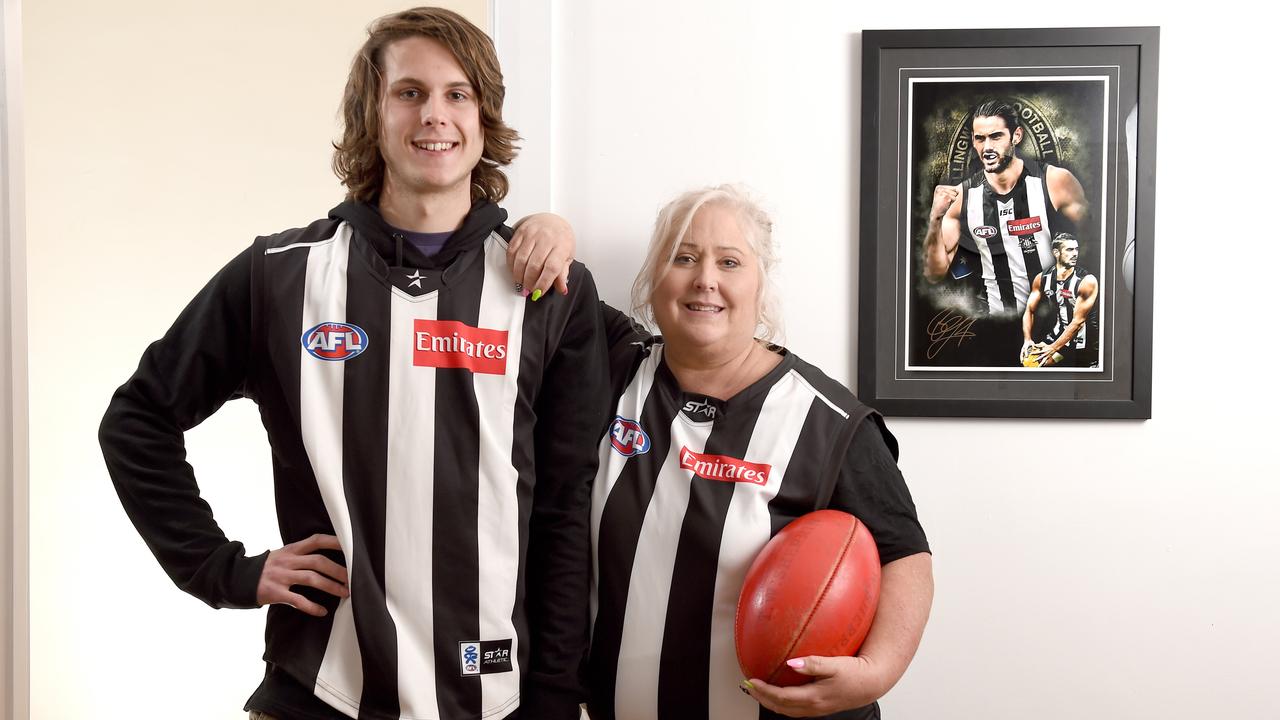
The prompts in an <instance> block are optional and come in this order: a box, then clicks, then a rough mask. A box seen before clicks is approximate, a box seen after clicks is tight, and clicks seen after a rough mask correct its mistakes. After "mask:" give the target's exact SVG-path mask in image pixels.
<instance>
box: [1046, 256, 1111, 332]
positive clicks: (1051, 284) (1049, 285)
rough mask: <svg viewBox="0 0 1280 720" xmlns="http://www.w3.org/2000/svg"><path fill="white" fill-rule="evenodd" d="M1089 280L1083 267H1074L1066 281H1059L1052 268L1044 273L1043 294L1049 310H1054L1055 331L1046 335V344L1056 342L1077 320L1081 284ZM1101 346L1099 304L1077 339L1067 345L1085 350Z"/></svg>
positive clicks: (1090, 312)
mask: <svg viewBox="0 0 1280 720" xmlns="http://www.w3.org/2000/svg"><path fill="white" fill-rule="evenodd" d="M1087 277H1089V271H1088V270H1085V269H1083V268H1080V267H1076V268H1073V269H1072V271H1071V274H1070V275H1069V276H1067V279H1066V280H1059V279H1058V272H1057V268H1056V267H1051V268H1049V269H1048V270H1045V271H1044V272H1043V273H1041V274H1040V293H1041V294H1042V295H1043V296H1044V299H1045V301H1046V302H1048V303H1049V307H1051V308H1053V330H1051V331H1050V332H1049V333H1048V334H1047V335H1046V336H1045V342H1050V343H1051V342H1053V341H1055V340H1057V339H1058V337H1059V336H1061V335H1062V333H1063V332H1065V331H1066V329H1067V326H1068V325H1070V324H1071V320H1072V318H1074V317H1075V313H1076V303H1077V302H1078V301H1079V298H1080V283H1081V282H1083V281H1084V279H1085V278H1087ZM1097 343H1098V306H1097V304H1096V303H1095V304H1094V306H1093V309H1092V310H1090V311H1089V315H1088V317H1087V318H1086V319H1085V322H1084V326H1083V327H1081V328H1080V329H1079V330H1077V331H1076V336H1075V337H1073V338H1071V340H1070V341H1069V342H1068V343H1067V344H1066V345H1065V346H1064V347H1065V348H1067V349H1071V350H1079V351H1084V350H1087V349H1090V348H1092V349H1095V350H1096V349H1097V348H1096V345H1097Z"/></svg>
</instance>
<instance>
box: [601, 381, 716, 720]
mask: <svg viewBox="0 0 1280 720" xmlns="http://www.w3.org/2000/svg"><path fill="white" fill-rule="evenodd" d="M658 374H659V376H662V375H666V376H669V375H670V371H669V370H667V368H666V366H665V365H664V366H662V367H659V368H658ZM664 381H665V380H664V379H662V378H661V377H659V378H656V379H655V380H654V384H655V387H654V388H653V389H652V390H651V391H650V392H649V396H648V397H647V398H646V399H645V404H644V412H642V413H641V414H640V417H639V418H638V420H639V422H640V426H641V427H642V428H645V429H646V431H647V432H649V439H650V441H651V442H652V446H651V447H650V449H649V452H647V453H644V454H643V455H636V456H633V457H632V458H630V459H629V460H628V461H627V464H626V465H625V466H624V467H623V468H622V472H621V474H620V475H619V476H618V479H617V481H616V482H615V483H614V486H613V490H612V491H611V492H610V493H609V498H608V500H606V501H605V506H604V512H603V513H602V514H601V516H600V533H599V537H598V540H597V546H598V552H597V553H596V557H597V558H599V559H600V561H601V562H600V571H599V575H598V577H597V578H596V597H597V599H598V604H597V608H598V609H597V612H596V622H595V628H594V632H593V634H592V636H591V662H590V671H589V681H588V685H589V686H590V690H591V705H590V709H591V717H592V720H613V717H614V706H613V703H614V693H615V691H616V688H617V681H618V651H619V648H620V647H621V645H622V625H623V621H624V619H625V618H624V615H625V614H626V608H627V589H628V586H629V585H630V584H631V570H632V567H633V566H634V564H635V557H636V547H637V545H638V544H639V541H640V527H641V525H642V524H643V523H644V514H645V511H646V510H647V509H648V507H649V501H650V500H652V499H653V491H654V488H655V487H657V482H658V474H659V472H660V470H661V468H662V463H663V462H664V461H665V460H666V457H667V452H668V451H669V450H670V447H671V433H670V432H669V430H668V428H670V427H671V422H672V421H673V420H674V419H675V416H676V410H677V407H676V402H675V399H674V398H673V397H672V396H671V395H670V394H669V393H665V392H662V390H661V388H659V387H657V384H658V383H661V382H664ZM671 382H672V383H673V384H674V380H671ZM704 683H705V676H704ZM673 717H685V715H676V716H673ZM688 717H692V716H688Z"/></svg>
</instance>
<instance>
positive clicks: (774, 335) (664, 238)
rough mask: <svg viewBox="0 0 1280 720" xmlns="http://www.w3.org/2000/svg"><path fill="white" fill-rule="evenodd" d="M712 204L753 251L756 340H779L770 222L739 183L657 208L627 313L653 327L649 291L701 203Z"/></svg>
mask: <svg viewBox="0 0 1280 720" xmlns="http://www.w3.org/2000/svg"><path fill="white" fill-rule="evenodd" d="M706 205H714V206H716V207H720V208H724V209H725V210H728V211H730V212H731V213H732V214H733V215H734V217H735V218H736V219H737V220H738V226H739V227H740V228H742V234H743V237H744V238H745V239H746V241H747V244H748V245H749V246H750V247H751V250H752V251H753V252H754V253H755V256H756V259H757V261H758V262H757V267H759V269H760V294H759V296H758V300H759V312H758V315H757V318H756V335H755V336H756V338H757V339H759V340H762V341H764V342H766V343H775V342H780V341H781V338H782V316H781V312H780V308H779V306H778V293H777V289H776V287H775V285H774V282H773V279H772V272H773V269H774V267H775V266H776V265H777V263H778V258H777V254H776V252H775V251H774V246H773V221H772V220H770V219H769V215H768V213H766V212H765V211H764V210H763V209H762V208H761V207H760V206H759V204H757V203H756V201H755V199H754V198H752V197H751V195H750V193H749V192H748V191H747V190H746V189H745V188H743V187H741V186H739V185H731V184H726V185H716V186H714V187H705V188H701V189H698V190H690V191H688V192H685V193H682V194H680V195H679V196H678V197H676V199H674V200H672V201H671V202H669V203H667V205H666V206H665V207H663V208H662V210H661V211H659V212H658V220H657V222H656V223H655V224H654V227H653V237H652V238H651V239H650V240H649V250H648V252H647V253H646V255H645V259H644V264H643V265H642V266H641V267H640V272H639V273H638V274H637V275H636V280H635V283H633V284H632V286H631V316H632V317H634V318H638V319H639V320H640V321H641V323H642V324H643V325H645V326H646V327H647V328H649V329H650V330H656V328H657V321H656V319H655V318H654V315H653V304H652V302H651V300H652V298H653V289H654V288H655V287H657V286H658V284H659V283H661V282H662V279H663V278H664V277H666V275H667V273H668V272H669V271H670V270H671V263H672V261H673V260H674V259H675V256H676V249H677V248H679V247H680V243H681V242H683V241H684V239H685V237H686V236H687V235H688V234H689V227H690V226H691V225H692V224H693V216H694V215H696V214H697V213H698V210H700V209H701V208H702V207H704V206H706Z"/></svg>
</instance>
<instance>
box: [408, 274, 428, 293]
mask: <svg viewBox="0 0 1280 720" xmlns="http://www.w3.org/2000/svg"><path fill="white" fill-rule="evenodd" d="M426 278H427V276H426V275H423V274H422V273H420V272H418V271H417V270H414V271H413V274H412V275H405V276H404V279H405V280H412V281H413V282H410V283H409V287H411V288H418V289H419V290H421V289H422V281H423V280H425V279H426Z"/></svg>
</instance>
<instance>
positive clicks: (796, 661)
mask: <svg viewBox="0 0 1280 720" xmlns="http://www.w3.org/2000/svg"><path fill="white" fill-rule="evenodd" d="M787 664H788V665H790V666H791V667H793V668H796V669H797V670H798V669H800V668H802V667H804V660H801V659H800V658H791V659H790V660H788V661H787Z"/></svg>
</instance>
